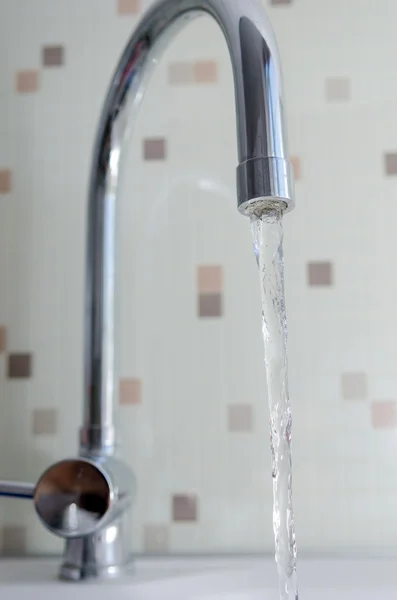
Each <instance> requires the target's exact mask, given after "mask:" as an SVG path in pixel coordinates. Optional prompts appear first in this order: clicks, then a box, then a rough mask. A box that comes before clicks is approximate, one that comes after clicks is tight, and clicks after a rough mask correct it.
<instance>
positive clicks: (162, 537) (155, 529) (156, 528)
mask: <svg viewBox="0 0 397 600" xmlns="http://www.w3.org/2000/svg"><path fill="white" fill-rule="evenodd" d="M143 548H144V551H145V552H149V553H155V554H156V553H164V552H168V550H169V531H168V527H167V526H166V525H145V528H144V531H143Z"/></svg>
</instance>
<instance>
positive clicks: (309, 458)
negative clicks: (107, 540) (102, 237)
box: [0, 0, 397, 554]
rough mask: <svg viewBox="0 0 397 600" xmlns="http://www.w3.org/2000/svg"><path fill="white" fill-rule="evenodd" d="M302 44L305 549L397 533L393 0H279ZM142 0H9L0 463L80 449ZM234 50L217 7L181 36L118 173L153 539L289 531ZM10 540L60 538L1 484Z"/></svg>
mask: <svg viewBox="0 0 397 600" xmlns="http://www.w3.org/2000/svg"><path fill="white" fill-rule="evenodd" d="M263 1H264V4H265V5H266V8H267V10H268V13H269V16H270V18H271V20H272V22H273V24H274V27H275V29H276V33H277V35H278V38H279V43H280V49H281V54H282V58H283V62H284V75H285V87H286V96H287V108H288V120H289V128H290V146H291V152H292V156H293V162H294V165H295V171H296V177H297V209H296V211H294V212H293V213H292V214H290V215H288V216H287V217H286V219H285V229H286V233H285V257H286V285H287V301H288V314H289V330H290V344H289V354H290V389H291V396H292V402H293V416H294V478H295V508H296V520H297V535H298V540H299V546H300V550H301V551H302V552H305V551H306V552H310V551H316V552H324V553H327V552H348V553H358V552H365V553H375V554H378V553H389V552H394V551H395V550H396V539H397V445H396V440H397V437H396V436H397V403H396V400H397V312H396V310H395V305H396V302H397V252H396V249H397V246H396V244H397V242H396V239H397V238H396V234H395V230H396V222H397V202H396V196H397V178H396V175H397V116H396V111H395V105H396V101H397V82H396V68H395V62H396V56H397V44H396V36H395V28H396V23H397V4H396V2H395V0H378V1H377V2H373V1H372V0H349V2H346V1H345V0H273V1H271V2H270V1H268V0H263ZM146 5H147V3H146V2H145V1H144V0H142V1H141V0H119V1H118V2H117V1H116V0H84V1H83V2H53V0H32V1H29V2H28V1H27V0H3V2H2V7H1V21H2V35H1V43H2V50H1V52H0V73H1V77H0V106H1V111H0V369H1V370H0V415H1V417H0V474H1V476H4V477H5V478H17V479H22V480H32V481H34V480H35V479H36V478H37V477H38V476H39V475H40V473H41V472H42V470H43V469H44V468H45V467H46V466H48V464H49V463H51V461H53V460H55V459H59V458H62V457H66V456H69V455H73V454H74V453H75V451H76V449H77V430H78V427H79V424H80V417H81V391H82V347H83V339H82V320H83V310H82V309H83V301H82V298H83V275H84V269H83V267H84V232H85V208H86V192H87V183H88V173H89V166H90V153H91V149H92V144H93V138H94V132H95V126H96V123H97V120H98V117H99V112H100V108H101V104H102V101H103V98H104V94H105V90H106V87H107V85H108V81H109V78H110V75H111V73H112V72H113V70H114V67H115V64H116V61H117V59H118V57H119V55H120V52H121V50H122V48H123V46H124V45H125V43H126V40H127V39H128V36H129V34H130V32H131V30H132V28H133V26H134V25H135V23H136V22H137V18H138V17H139V14H140V13H141V11H142V10H144V9H145V7H146ZM235 141H236V136H235V124H234V102H233V86H232V74H231V69H230V65H229V61H228V56H227V50H226V47H225V43H224V41H223V39H222V38H221V35H220V34H219V31H218V29H217V27H216V25H215V24H214V23H212V22H211V21H210V20H208V19H202V20H200V21H197V22H196V23H194V24H192V25H190V26H189V28H188V29H187V30H186V31H184V32H183V33H182V34H181V35H180V37H179V38H178V40H176V41H175V42H174V43H173V44H171V46H170V48H169V49H168V50H167V52H166V54H165V56H164V59H163V61H162V62H161V65H160V66H159V68H158V70H157V72H156V74H155V76H154V78H153V81H152V84H151V87H150V90H149V91H148V94H147V97H146V101H145V105H144V107H143V109H142V111H141V113H140V116H139V120H138V123H137V126H136V129H135V136H134V139H133V142H132V143H131V147H130V149H129V155H128V158H127V168H126V169H125V174H124V180H123V184H122V192H121V198H120V200H121V207H120V210H121V242H120V247H121V266H120V269H121V309H120V330H121V331H120V348H121V362H120V387H119V401H120V429H121V434H122V440H123V445H122V454H123V456H124V457H125V459H126V460H127V461H128V462H129V463H130V464H131V465H132V467H133V469H134V471H135V473H136V476H137V479H138V483H139V492H138V497H137V501H136V504H135V507H134V532H133V544H134V548H135V550H136V551H138V552H149V553H150V552H154V553H163V552H171V553H172V552H257V551H261V552H262V551H263V552H265V551H266V552H270V551H272V547H273V541H272V516H271V502H272V493H271V485H272V482H271V469H270V452H269V448H268V439H269V432H268V414H267V406H266V403H267V400H266V392H265V378H264V368H263V351H262V342H261V332H260V294H259V287H258V275H257V272H256V265H255V261H254V259H253V254H252V250H251V240H250V231H249V225H248V222H247V220H245V219H244V218H242V217H241V216H240V215H239V214H238V213H237V211H236V209H235V205H236V198H235V167H236V164H237V157H236V150H235ZM0 527H1V532H2V534H1V536H0V540H1V543H0V548H2V551H3V553H4V554H21V553H43V552H57V551H59V549H60V544H59V542H58V541H57V540H56V539H54V538H53V537H52V536H50V535H49V534H47V533H46V532H45V531H44V530H43V529H42V527H41V525H39V523H38V522H37V520H36V518H35V516H34V514H33V509H32V507H31V505H30V504H29V503H24V502H22V501H21V502H10V501H5V500H2V501H0Z"/></svg>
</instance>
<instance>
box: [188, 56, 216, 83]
mask: <svg viewBox="0 0 397 600" xmlns="http://www.w3.org/2000/svg"><path fill="white" fill-rule="evenodd" d="M193 68H194V79H195V81H196V83H215V82H216V81H218V65H217V63H216V62H215V61H214V60H205V61H204V60H203V61H199V62H196V63H195V65H194V67H193Z"/></svg>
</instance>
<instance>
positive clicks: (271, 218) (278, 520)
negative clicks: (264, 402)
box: [251, 208, 298, 600]
mask: <svg viewBox="0 0 397 600" xmlns="http://www.w3.org/2000/svg"><path fill="white" fill-rule="evenodd" d="M251 227H252V233H253V239H254V249H255V254H256V257H257V261H258V266H259V271H260V279H261V293H262V332H263V340H264V345H265V365H266V377H267V388H268V397H269V408H270V426H271V450H272V469H273V473H272V474H273V529H274V538H275V546H276V563H277V569H278V574H279V583H280V599H281V600H298V586H297V577H296V542H295V524H294V514H293V508H292V463H291V424H292V420H291V405H290V400H289V393H288V361H287V316H286V310H285V297H284V255H283V226H282V211H281V209H278V208H276V209H272V210H269V211H267V212H266V213H265V214H263V215H262V216H260V217H252V220H251Z"/></svg>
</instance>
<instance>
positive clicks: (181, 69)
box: [168, 62, 194, 85]
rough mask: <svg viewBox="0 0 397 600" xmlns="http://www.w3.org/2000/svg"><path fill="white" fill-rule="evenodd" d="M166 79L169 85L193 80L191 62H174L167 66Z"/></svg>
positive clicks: (187, 82)
mask: <svg viewBox="0 0 397 600" xmlns="http://www.w3.org/2000/svg"><path fill="white" fill-rule="evenodd" d="M168 81H169V83H170V84H171V85H181V84H189V83H193V82H194V69H193V64H192V63H191V62H174V63H171V64H170V65H169V66H168Z"/></svg>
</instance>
